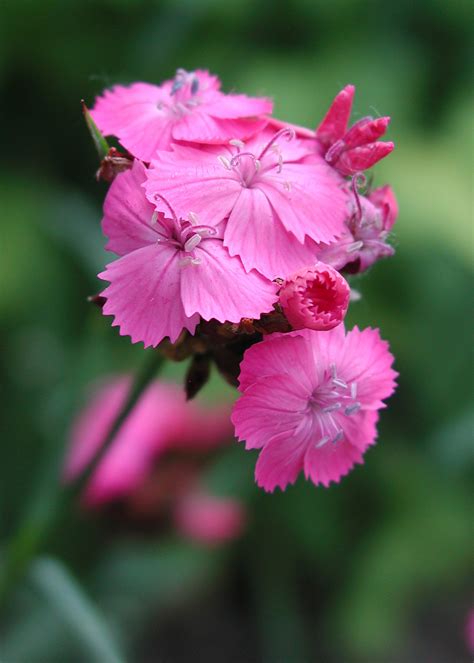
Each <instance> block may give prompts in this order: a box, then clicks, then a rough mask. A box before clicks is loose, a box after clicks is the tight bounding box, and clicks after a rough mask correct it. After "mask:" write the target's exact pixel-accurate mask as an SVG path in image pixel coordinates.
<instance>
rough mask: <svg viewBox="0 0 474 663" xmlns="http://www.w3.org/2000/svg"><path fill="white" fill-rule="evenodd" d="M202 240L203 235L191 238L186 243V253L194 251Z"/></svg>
mask: <svg viewBox="0 0 474 663" xmlns="http://www.w3.org/2000/svg"><path fill="white" fill-rule="evenodd" d="M201 240H202V237H201V235H197V234H196V235H193V236H192V237H190V238H189V239H188V240H186V242H185V243H184V250H185V251H192V250H193V249H195V248H196V246H197V245H198V244H199V243H200V241H201Z"/></svg>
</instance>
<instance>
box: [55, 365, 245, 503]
mask: <svg viewBox="0 0 474 663" xmlns="http://www.w3.org/2000/svg"><path fill="white" fill-rule="evenodd" d="M130 385H131V380H130V379H129V378H128V377H121V378H114V379H112V380H109V381H107V382H106V383H105V384H102V385H101V386H100V387H99V388H96V389H94V390H93V392H92V393H91V397H90V401H89V403H88V405H87V406H86V408H85V409H84V410H83V412H81V413H80V415H79V417H78V418H77V419H76V421H75V422H74V423H73V426H72V430H71V435H70V448H69V451H68V454H67V457H66V461H65V466H64V479H65V481H72V480H74V479H75V478H76V477H77V476H78V475H79V474H81V472H82V471H83V470H84V469H85V468H86V466H87V465H88V463H89V462H90V460H91V459H92V457H93V456H94V454H95V452H96V451H97V449H98V448H99V447H100V445H101V444H102V443H103V441H104V439H105V437H106V435H107V432H108V431H109V429H110V427H111V426H112V424H113V422H114V420H115V418H116V416H117V415H118V413H119V411H120V408H121V406H122V404H123V402H124V400H125V398H126V396H127V393H128V390H129V389H130ZM231 435H232V427H231V425H230V420H229V412H228V410H227V408H226V407H221V408H218V409H214V410H209V411H208V410H205V409H203V408H202V407H199V406H198V405H196V403H195V402H192V403H186V401H185V397H184V392H183V390H182V389H179V388H178V387H177V386H176V385H171V384H165V383H160V382H155V383H153V384H152V385H151V386H150V387H148V389H147V390H146V391H145V393H144V394H143V395H142V397H141V398H140V400H139V402H138V403H137V405H136V406H135V408H134V409H133V411H132V412H131V413H130V414H129V416H128V418H127V419H126V420H125V422H124V424H123V425H122V427H121V429H120V430H119V431H118V433H117V436H116V438H115V440H114V441H113V442H112V445H111V447H110V449H109V451H108V452H107V453H106V455H105V457H104V459H103V460H102V462H101V463H100V465H99V467H98V468H97V470H96V471H95V473H94V475H93V476H92V478H91V480H90V482H89V485H88V486H87V488H86V492H85V495H84V499H85V502H86V504H87V505H89V506H97V505H99V504H103V503H105V502H109V501H111V500H114V499H117V498H119V497H123V496H125V495H128V494H130V493H131V492H132V491H134V490H135V489H137V487H138V486H140V485H141V483H142V482H143V481H144V480H145V479H146V478H147V477H148V475H149V474H150V472H151V470H152V468H153V465H154V464H155V463H156V461H157V459H158V457H159V456H161V455H162V454H163V453H165V452H166V451H168V450H170V449H188V450H192V449H212V448H213V447H215V446H216V445H219V444H222V443H223V442H224V441H225V440H226V438H227V439H228V438H229V437H230V436H231Z"/></svg>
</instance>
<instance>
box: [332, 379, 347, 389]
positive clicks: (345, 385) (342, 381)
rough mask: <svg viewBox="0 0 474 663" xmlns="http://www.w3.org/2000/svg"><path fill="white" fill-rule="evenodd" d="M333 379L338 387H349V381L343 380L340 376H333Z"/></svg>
mask: <svg viewBox="0 0 474 663" xmlns="http://www.w3.org/2000/svg"><path fill="white" fill-rule="evenodd" d="M332 381H333V384H335V385H336V387H341V389H347V382H344V380H341V379H340V378H333V379H332Z"/></svg>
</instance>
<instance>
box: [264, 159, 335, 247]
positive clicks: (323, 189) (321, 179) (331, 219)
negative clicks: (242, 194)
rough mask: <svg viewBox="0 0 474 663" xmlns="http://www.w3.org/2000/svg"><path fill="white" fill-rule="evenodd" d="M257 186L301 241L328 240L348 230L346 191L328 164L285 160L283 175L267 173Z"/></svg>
mask: <svg viewBox="0 0 474 663" xmlns="http://www.w3.org/2000/svg"><path fill="white" fill-rule="evenodd" d="M285 182H287V183H288V184H287V185H285ZM258 188H259V189H260V190H261V191H263V192H264V193H265V195H266V196H267V198H268V200H269V201H270V203H271V206H272V208H273V209H274V211H275V213H276V215H277V216H278V218H279V219H280V220H281V222H282V223H283V225H284V227H285V228H286V230H288V231H289V232H291V233H292V234H293V235H294V236H295V237H296V239H297V240H298V241H300V242H303V241H304V239H305V237H310V238H311V239H313V240H314V241H315V242H326V243H329V242H331V241H332V240H334V238H335V237H336V236H338V235H340V234H341V233H342V232H343V231H344V229H345V226H344V219H345V217H346V215H347V210H346V194H345V193H344V191H343V190H342V188H341V186H340V184H339V182H338V181H337V180H336V179H335V178H334V177H333V175H332V174H330V172H329V168H328V167H327V166H326V165H323V164H315V163H304V164H302V163H299V164H292V163H285V164H284V165H283V169H282V172H281V173H280V174H278V173H276V171H275V172H271V173H267V174H265V180H263V181H261V182H259V183H258ZM288 188H289V190H287V189H288Z"/></svg>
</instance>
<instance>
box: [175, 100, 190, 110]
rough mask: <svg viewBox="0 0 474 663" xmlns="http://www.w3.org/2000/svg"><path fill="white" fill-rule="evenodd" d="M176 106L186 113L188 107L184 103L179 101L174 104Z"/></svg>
mask: <svg viewBox="0 0 474 663" xmlns="http://www.w3.org/2000/svg"><path fill="white" fill-rule="evenodd" d="M176 108H178V109H179V110H180V111H181V112H182V113H187V111H188V109H187V108H186V106H185V105H184V104H182V103H181V102H180V101H178V103H177V104H176Z"/></svg>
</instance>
